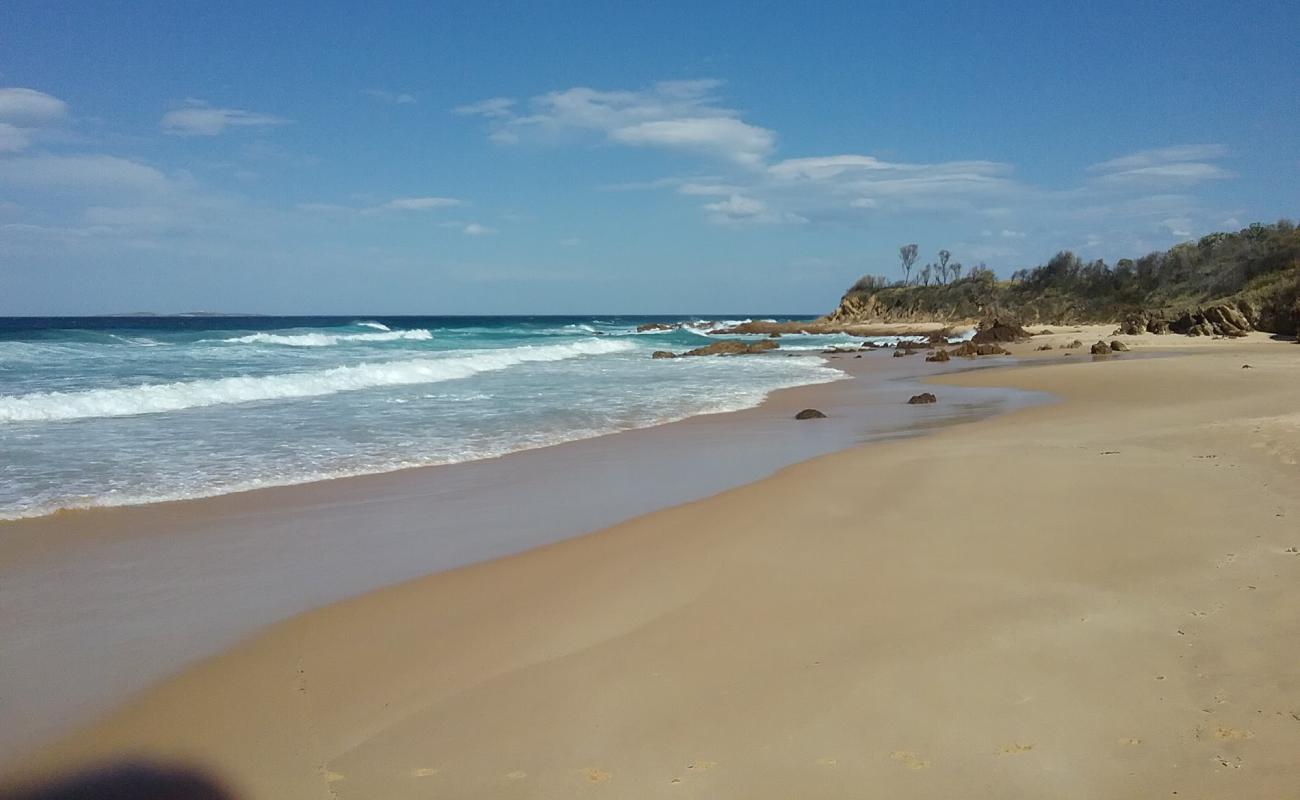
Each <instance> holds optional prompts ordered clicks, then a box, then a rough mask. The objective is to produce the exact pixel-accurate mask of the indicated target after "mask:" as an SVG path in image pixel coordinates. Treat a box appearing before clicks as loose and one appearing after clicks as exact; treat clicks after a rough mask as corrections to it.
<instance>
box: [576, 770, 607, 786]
mask: <svg viewBox="0 0 1300 800" xmlns="http://www.w3.org/2000/svg"><path fill="white" fill-rule="evenodd" d="M578 772H579V773H581V774H582V777H584V778H586V780H587V783H604V782H605V781H607V780H609V779H610V778H611V777H613V776H612V775H610V774H609V773H608V772H606V771H605V770H603V769H596V768H595V767H584V768H583V769H580V770H578Z"/></svg>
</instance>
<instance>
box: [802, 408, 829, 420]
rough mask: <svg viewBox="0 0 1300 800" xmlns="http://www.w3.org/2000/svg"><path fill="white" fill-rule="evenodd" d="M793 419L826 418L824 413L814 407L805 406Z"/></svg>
mask: <svg viewBox="0 0 1300 800" xmlns="http://www.w3.org/2000/svg"><path fill="white" fill-rule="evenodd" d="M794 418H795V419H826V415H825V414H823V413H822V412H820V411H818V410H817V409H815V408H805V409H804V410H803V411H800V412H799V413H798V414H795V415H794Z"/></svg>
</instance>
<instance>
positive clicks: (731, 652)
mask: <svg viewBox="0 0 1300 800" xmlns="http://www.w3.org/2000/svg"><path fill="white" fill-rule="evenodd" d="M1285 348H1286V345H1285V344H1282V343H1269V342H1263V341H1260V340H1258V339H1255V340H1253V341H1248V342H1244V343H1242V342H1231V343H1223V344H1218V343H1208V342H1207V343H1205V345H1204V346H1201V347H1198V348H1195V350H1197V351H1199V352H1196V353H1194V354H1191V355H1187V356H1185V357H1182V358H1165V359H1155V360H1148V361H1145V362H1138V361H1136V360H1133V359H1128V360H1125V359H1112V360H1109V361H1105V362H1102V363H1090V364H1076V365H1072V366H1071V368H1070V369H1066V368H1065V366H1064V364H1062V363H1056V364H1052V363H1043V364H1041V365H1040V366H1038V367H1035V368H1033V369H1015V368H1010V369H1005V370H996V371H985V370H979V371H967V372H963V373H960V374H956V375H950V376H945V377H942V378H940V379H938V380H937V381H936V383H937V385H939V386H941V387H943V388H942V389H937V391H940V392H941V393H942V392H950V391H954V390H955V388H956V387H971V388H978V387H989V386H999V385H1012V386H1016V387H1018V388H1020V389H1023V390H1031V391H1050V392H1053V393H1059V394H1060V395H1061V396H1062V397H1064V401H1063V402H1062V403H1059V404H1052V405H1039V406H1034V407H1032V408H1028V409H1024V410H1021V411H1020V412H1018V413H1016V414H1013V415H1003V416H1000V417H997V418H994V419H986V420H983V421H982V424H980V425H971V426H954V427H948V428H946V429H944V430H942V431H940V432H938V433H936V434H935V435H933V436H925V437H916V438H910V439H907V440H903V441H892V442H884V443H877V444H874V445H873V446H871V447H856V448H850V449H848V450H843V451H839V452H835V453H832V454H830V455H825V456H821V457H818V458H815V459H813V460H811V461H804V462H802V463H798V464H795V465H793V466H790V467H786V468H784V469H781V470H780V471H779V472H778V473H776V474H775V475H772V476H770V477H768V478H765V479H763V480H760V481H757V482H754V483H749V484H746V485H744V486H741V487H738V488H735V489H731V490H728V491H725V492H723V493H722V494H719V495H714V496H711V497H709V498H707V499H703V500H699V501H694V502H690V503H687V504H685V505H680V506H676V507H673V508H668V509H664V510H661V511H657V512H654V513H652V514H649V515H645V516H642V517H638V518H636V519H633V520H630V521H628V522H625V523H622V524H619V525H616V526H614V527H613V528H610V529H607V530H603V531H599V532H596V533H592V534H587V535H584V536H581V537H578V538H574V539H568V540H565V541H562V542H557V543H555V544H551V545H547V546H544V547H541V548H537V549H533V550H530V551H527V552H524V553H520V554H517V555H514V556H509V557H506V558H501V559H496V560H493V561H489V562H484V563H480V564H476V565H474V566H470V567H467V568H463V569H458V570H454V571H451V572H446V573H441V574H439V575H433V576H429V577H425V578H419V579H416V580H413V581H410V582H408V583H404V584H400V585H396V586H391V587H388V588H386V589H381V590H379V591H376V592H372V593H369V594H366V595H364V596H362V597H359V598H356V599H354V600H349V601H345V602H343V603H339V604H336V605H332V606H328V607H325V608H320V609H317V610H314V611H311V612H308V613H306V614H303V615H301V616H298V617H295V618H293V619H291V620H288V621H286V622H283V623H279V624H277V625H275V626H273V627H272V628H270V629H268V630H266V631H265V632H263V633H262V634H260V635H258V636H256V637H254V638H253V639H251V640H246V641H245V642H244V643H242V644H240V645H238V646H236V647H235V648H233V649H231V650H227V651H225V652H224V653H223V654H222V655H220V656H218V657H216V658H214V659H210V660H208V661H205V662H203V663H202V664H200V665H198V666H196V667H194V668H192V669H190V670H187V671H186V672H184V673H182V674H181V675H180V676H177V677H176V678H173V679H171V680H168V681H166V682H165V683H163V684H162V685H160V686H158V687H155V688H154V689H152V690H150V691H148V692H146V693H145V694H144V695H142V696H140V697H139V698H138V699H137V701H136V702H134V703H133V704H131V705H130V706H129V707H127V708H125V709H123V710H121V711H119V712H118V713H116V714H114V715H112V716H110V717H109V718H108V719H106V720H104V721H102V722H101V723H99V724H97V725H95V726H92V727H91V728H89V729H86V730H83V731H81V732H80V733H78V734H76V735H74V736H72V737H70V738H69V739H66V740H64V741H63V742H62V743H61V744H60V745H58V746H56V747H54V748H51V749H48V750H46V751H44V753H43V754H42V755H41V757H39V758H38V759H37V760H36V761H34V762H31V764H32V765H33V767H34V769H37V770H40V769H44V768H49V767H51V766H57V765H66V764H70V763H76V762H77V761H78V760H84V759H86V758H92V757H94V756H96V755H97V754H98V755H101V756H102V755H104V754H107V753H111V752H118V751H120V750H121V749H122V748H129V749H133V750H135V751H137V752H145V753H153V754H155V755H161V756H171V757H180V758H190V759H194V758H198V759H199V760H200V763H205V764H208V765H211V766H213V767H215V768H216V769H217V771H218V774H220V775H222V776H224V777H226V778H227V779H229V780H230V781H232V782H233V783H234V785H235V786H237V787H239V788H247V789H250V790H254V791H253V792H252V793H250V794H249V795H248V796H250V797H253V796H267V797H309V796H316V795H317V794H318V793H319V792H320V791H321V790H322V789H328V791H329V793H330V794H333V795H335V796H339V797H365V796H386V797H407V796H410V797H418V796H426V795H427V794H428V793H429V792H430V791H441V792H446V793H451V794H455V795H457V796H465V795H494V796H495V795H501V794H508V795H510V796H539V795H546V794H554V793H556V792H560V791H568V792H569V793H573V792H583V791H591V792H597V791H604V792H606V793H609V792H613V794H610V795H609V796H629V793H630V794H632V795H635V796H660V795H663V796H676V795H673V794H672V792H681V791H686V792H688V793H689V794H691V795H692V796H736V797H738V796H746V797H755V796H757V797H767V796H774V797H775V796H790V795H791V794H792V793H795V794H800V795H801V796H808V797H828V798H829V797H839V796H844V795H845V794H846V793H850V792H851V791H852V790H853V787H855V786H856V787H861V786H862V785H872V786H876V787H878V788H879V789H880V790H881V791H882V792H885V793H890V794H894V795H905V796H935V795H937V794H943V793H948V794H952V793H953V792H958V793H960V791H961V790H962V787H966V788H967V789H968V788H969V786H971V785H981V786H985V787H986V788H987V789H988V790H989V791H990V792H993V793H997V794H999V795H1000V796H1008V797H1033V796H1044V795H1051V796H1060V797H1079V798H1083V797H1093V796H1114V797H1121V796H1123V797H1129V796H1132V797H1137V796H1155V795H1158V794H1164V795H1168V794H1169V793H1170V791H1176V792H1178V794H1179V796H1180V797H1200V796H1206V797H1208V796H1224V795H1230V794H1237V795H1242V794H1258V795H1268V794H1275V793H1277V792H1279V791H1283V787H1289V786H1293V785H1294V780H1295V778H1296V772H1295V765H1294V761H1293V756H1294V752H1295V751H1296V748H1297V746H1298V745H1300V727H1298V726H1297V725H1296V723H1295V714H1296V713H1300V708H1289V707H1287V708H1284V707H1282V706H1281V705H1279V703H1282V704H1283V705H1285V698H1287V697H1288V696H1289V695H1288V689H1287V687H1288V686H1291V687H1292V688H1294V674H1293V673H1294V669H1293V666H1292V665H1293V664H1294V663H1296V656H1297V652H1296V645H1295V642H1296V641H1297V638H1296V637H1295V636H1293V635H1291V634H1289V633H1288V631H1290V632H1292V633H1300V611H1298V610H1297V609H1300V603H1297V602H1295V601H1296V600H1297V599H1298V598H1300V589H1297V588H1295V587H1296V585H1297V584H1296V582H1295V581H1294V579H1293V578H1294V576H1295V575H1296V573H1295V570H1296V569H1298V568H1300V557H1297V556H1295V555H1294V547H1295V545H1296V544H1298V543H1297V542H1293V541H1291V540H1292V539H1294V529H1293V522H1292V520H1293V519H1294V518H1295V517H1296V516H1297V515H1300V492H1298V491H1297V490H1296V488H1295V483H1294V464H1295V463H1296V460H1297V456H1298V455H1300V444H1298V443H1297V439H1296V437H1295V434H1296V432H1297V431H1300V417H1297V416H1296V413H1295V411H1294V405H1293V403H1290V400H1291V399H1292V398H1293V397H1294V396H1295V395H1294V393H1295V390H1296V389H1297V387H1298V385H1300V375H1298V374H1297V373H1296V372H1295V370H1294V368H1293V367H1292V366H1291V365H1292V364H1293V363H1294V362H1293V358H1294V356H1293V353H1292V352H1291V351H1289V350H1286V349H1285ZM1245 358H1248V359H1249V362H1251V363H1252V366H1254V367H1255V369H1253V370H1251V371H1242V370H1241V364H1242V361H1243V360H1244V359H1245ZM1207 380H1208V381H1210V382H1207ZM832 385H834V384H832ZM941 396H942V394H941ZM1280 403H1281V404H1283V405H1279V404H1280ZM1049 432H1050V435H1049ZM973 458H974V459H978V460H977V461H975V462H974V463H975V464H976V465H977V468H976V469H974V470H971V469H970V464H971V463H972V459H973ZM881 465H888V469H887V470H882V469H880V466H881ZM959 465H964V466H965V469H963V470H962V471H960V472H958V473H953V472H952V470H953V469H954V468H957V467H959ZM917 475H922V476H925V475H934V476H938V477H941V478H943V480H941V482H939V483H938V484H935V485H936V486H942V487H943V493H942V495H931V494H930V493H929V492H926V491H924V486H925V484H924V482H922V483H921V484H920V486H921V488H920V489H918V479H917ZM1211 487H1212V488H1213V491H1210V489H1211ZM1103 499H1104V501H1103ZM936 501H939V502H936ZM948 508H952V509H960V514H961V516H960V517H959V518H956V519H954V518H952V517H950V516H949V514H948V512H947V510H946V509H948ZM1152 512H1155V513H1154V514H1153V513H1152ZM1134 525H1140V526H1141V527H1140V529H1139V531H1133V530H1131V526H1134ZM1135 533H1136V534H1138V535H1135ZM1288 545H1290V547H1291V549H1290V550H1288V549H1287V546H1288ZM575 576H581V578H582V580H580V581H576V582H575V580H574V577H575ZM1288 576H1290V577H1288ZM361 676H364V678H362V677H361ZM304 702H305V703H306V705H304ZM1288 714H1290V716H1288ZM196 720H203V721H204V722H203V724H202V725H196V724H195V721H196ZM939 720H942V722H940V721H939ZM254 731H256V735H251V736H250V734H252V733H253V732H254Z"/></svg>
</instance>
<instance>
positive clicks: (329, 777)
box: [325, 770, 343, 783]
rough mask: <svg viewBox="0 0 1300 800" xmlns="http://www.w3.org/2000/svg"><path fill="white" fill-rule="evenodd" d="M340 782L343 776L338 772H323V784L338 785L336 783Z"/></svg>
mask: <svg viewBox="0 0 1300 800" xmlns="http://www.w3.org/2000/svg"><path fill="white" fill-rule="evenodd" d="M341 780H343V774H342V773H340V772H331V771H330V770H325V782H326V783H338V782H339V781H341Z"/></svg>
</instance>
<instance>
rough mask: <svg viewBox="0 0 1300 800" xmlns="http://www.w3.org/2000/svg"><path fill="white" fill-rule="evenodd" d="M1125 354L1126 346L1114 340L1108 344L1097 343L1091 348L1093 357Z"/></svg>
mask: <svg viewBox="0 0 1300 800" xmlns="http://www.w3.org/2000/svg"><path fill="white" fill-rule="evenodd" d="M1125 352H1128V345H1126V344H1124V343H1123V342H1121V341H1119V340H1115V341H1113V342H1111V343H1110V344H1106V343H1105V342H1097V343H1096V344H1094V345H1093V346H1092V354H1093V355H1094V356H1108V355H1110V354H1111V353H1125Z"/></svg>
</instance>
